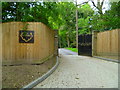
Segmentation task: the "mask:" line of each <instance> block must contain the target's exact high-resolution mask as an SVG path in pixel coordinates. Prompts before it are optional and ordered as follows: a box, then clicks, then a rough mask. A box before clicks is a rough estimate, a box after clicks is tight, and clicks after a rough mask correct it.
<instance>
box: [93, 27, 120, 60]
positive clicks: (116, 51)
mask: <svg viewBox="0 0 120 90" xmlns="http://www.w3.org/2000/svg"><path fill="white" fill-rule="evenodd" d="M92 41H93V46H92V55H93V56H100V57H105V58H110V59H117V60H118V59H119V58H120V29H115V30H111V31H105V32H97V31H94V32H93V38H92Z"/></svg>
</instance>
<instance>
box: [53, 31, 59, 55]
mask: <svg viewBox="0 0 120 90" xmlns="http://www.w3.org/2000/svg"><path fill="white" fill-rule="evenodd" d="M54 38H55V52H54V54H55V56H58V30H54Z"/></svg>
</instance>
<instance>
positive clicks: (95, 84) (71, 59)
mask: <svg viewBox="0 0 120 90" xmlns="http://www.w3.org/2000/svg"><path fill="white" fill-rule="evenodd" d="M61 52H62V51H61ZM60 54H61V53H60ZM59 61H60V64H59V66H58V68H57V69H56V71H55V72H54V73H53V74H51V75H50V76H49V77H48V78H47V79H46V80H44V81H43V82H41V83H40V84H38V85H37V86H36V87H35V88H118V63H115V62H109V61H104V60H101V59H96V58H92V57H87V56H78V55H63V54H61V55H60V58H59Z"/></svg>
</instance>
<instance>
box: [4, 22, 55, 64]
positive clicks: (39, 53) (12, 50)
mask: <svg viewBox="0 0 120 90" xmlns="http://www.w3.org/2000/svg"><path fill="white" fill-rule="evenodd" d="M27 23H28V28H27V30H33V31H34V43H19V30H23V27H24V25H25V23H22V22H10V23H2V25H3V29H2V34H3V40H2V42H3V46H4V47H3V50H2V52H3V55H2V56H3V64H6V63H5V62H7V64H16V63H17V64H18V63H39V62H42V61H43V59H44V58H47V57H49V56H50V55H52V54H54V50H55V49H54V48H55V46H54V31H53V30H51V29H50V28H49V27H47V26H46V25H44V24H43V23H38V22H27ZM27 23H26V24H27Z"/></svg>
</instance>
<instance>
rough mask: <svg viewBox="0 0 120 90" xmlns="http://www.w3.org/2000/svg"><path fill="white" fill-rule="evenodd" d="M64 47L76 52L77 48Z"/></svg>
mask: <svg viewBox="0 0 120 90" xmlns="http://www.w3.org/2000/svg"><path fill="white" fill-rule="evenodd" d="M66 49H68V50H71V51H73V52H78V49H77V48H66Z"/></svg>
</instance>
